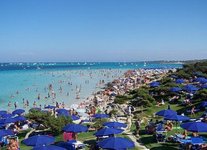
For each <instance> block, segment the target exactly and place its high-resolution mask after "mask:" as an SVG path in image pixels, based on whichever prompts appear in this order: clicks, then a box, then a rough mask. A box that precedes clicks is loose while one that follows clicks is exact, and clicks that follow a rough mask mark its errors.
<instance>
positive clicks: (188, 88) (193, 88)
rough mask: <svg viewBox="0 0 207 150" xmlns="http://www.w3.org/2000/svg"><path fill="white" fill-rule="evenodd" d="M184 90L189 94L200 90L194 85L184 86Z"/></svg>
mask: <svg viewBox="0 0 207 150" xmlns="http://www.w3.org/2000/svg"><path fill="white" fill-rule="evenodd" d="M183 89H184V90H185V91H187V92H195V91H197V90H199V89H198V88H197V87H196V86H194V85H192V84H187V85H186V86H184V88H183Z"/></svg>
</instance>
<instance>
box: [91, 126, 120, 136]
mask: <svg viewBox="0 0 207 150" xmlns="http://www.w3.org/2000/svg"><path fill="white" fill-rule="evenodd" d="M123 131H124V130H121V129H114V128H103V129H100V130H98V131H97V132H96V133H94V135H95V136H106V135H112V134H119V133H122V132H123Z"/></svg>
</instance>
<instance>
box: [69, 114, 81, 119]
mask: <svg viewBox="0 0 207 150" xmlns="http://www.w3.org/2000/svg"><path fill="white" fill-rule="evenodd" d="M70 117H71V119H72V120H79V119H80V117H79V116H77V115H72V116H70Z"/></svg>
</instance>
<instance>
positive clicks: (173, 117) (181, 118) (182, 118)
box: [164, 115, 190, 121]
mask: <svg viewBox="0 0 207 150" xmlns="http://www.w3.org/2000/svg"><path fill="white" fill-rule="evenodd" d="M164 119H165V120H173V121H188V120H190V118H189V117H186V116H182V115H171V116H166V117H165V118H164Z"/></svg>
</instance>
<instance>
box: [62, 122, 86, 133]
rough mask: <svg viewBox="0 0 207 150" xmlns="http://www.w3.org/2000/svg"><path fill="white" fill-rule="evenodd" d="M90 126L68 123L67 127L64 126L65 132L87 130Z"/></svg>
mask: <svg viewBox="0 0 207 150" xmlns="http://www.w3.org/2000/svg"><path fill="white" fill-rule="evenodd" d="M87 130H88V128H87V127H86V126H83V125H80V124H68V125H66V126H65V127H63V131H65V132H74V133H79V132H86V131H87Z"/></svg>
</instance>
